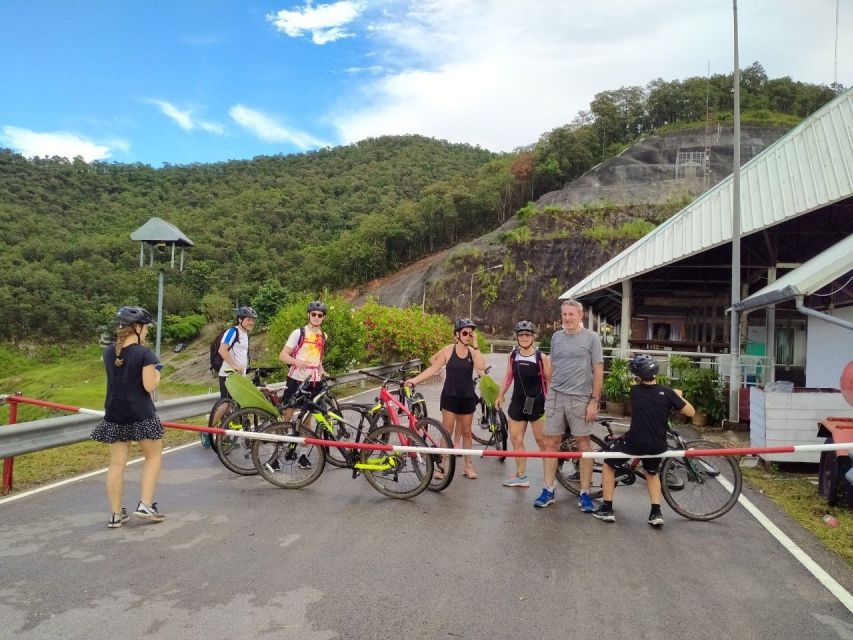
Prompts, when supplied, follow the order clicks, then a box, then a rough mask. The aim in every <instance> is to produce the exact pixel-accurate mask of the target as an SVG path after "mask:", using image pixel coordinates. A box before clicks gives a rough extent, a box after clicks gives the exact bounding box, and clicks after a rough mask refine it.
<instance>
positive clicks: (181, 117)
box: [148, 99, 225, 135]
mask: <svg viewBox="0 0 853 640" xmlns="http://www.w3.org/2000/svg"><path fill="white" fill-rule="evenodd" d="M148 102H150V103H151V104H154V105H157V106H158V107H159V108H160V111H161V113H162V114H163V115H164V116H166V117H167V118H171V119H172V120H173V121H174V122H175V124H177V125H178V126H179V127H180V128H181V129H183V130H184V131H192V130H193V129H196V128H198V129H201V130H202V131H207V132H208V133H214V134H216V135H222V134H223V133H225V127H223V126H222V125H221V124H219V123H217V122H208V121H206V120H199V119H196V118H194V117H193V112H192V111H191V110H189V109H186V110H181V109H179V108H178V107H176V106H175V105H173V104H172V103H171V102H166V101H165V100H153V99H152V100H149V101H148Z"/></svg>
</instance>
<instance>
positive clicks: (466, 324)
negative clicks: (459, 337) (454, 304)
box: [453, 318, 477, 333]
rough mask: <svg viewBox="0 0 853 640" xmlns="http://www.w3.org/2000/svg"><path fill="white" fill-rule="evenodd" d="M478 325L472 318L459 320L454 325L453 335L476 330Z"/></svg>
mask: <svg viewBox="0 0 853 640" xmlns="http://www.w3.org/2000/svg"><path fill="white" fill-rule="evenodd" d="M476 328H477V325H476V324H474V321H473V320H471V319H470V318H459V319H458V320H457V321H456V322H454V323H453V333H456V332H457V331H462V329H476Z"/></svg>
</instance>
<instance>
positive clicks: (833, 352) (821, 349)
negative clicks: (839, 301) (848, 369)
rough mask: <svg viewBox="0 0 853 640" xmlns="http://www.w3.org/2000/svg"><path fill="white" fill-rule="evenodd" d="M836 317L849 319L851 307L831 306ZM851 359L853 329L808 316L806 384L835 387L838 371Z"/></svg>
mask: <svg viewBox="0 0 853 640" xmlns="http://www.w3.org/2000/svg"><path fill="white" fill-rule="evenodd" d="M832 315H834V316H835V317H836V318H841V319H842V320H847V321H848V322H853V307H845V308H843V309H835V310H834V311H833V312H832ZM851 360H853V331H851V330H850V329H845V328H844V327H839V326H838V325H836V324H831V323H829V322H826V321H824V320H820V319H819V318H813V317H811V316H808V329H807V338H806V386H807V387H825V388H833V389H837V388H838V383H839V381H840V379H841V372H842V371H843V370H844V367H845V366H847V363H848V362H850V361H851Z"/></svg>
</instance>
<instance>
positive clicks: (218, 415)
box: [202, 367, 281, 448]
mask: <svg viewBox="0 0 853 640" xmlns="http://www.w3.org/2000/svg"><path fill="white" fill-rule="evenodd" d="M280 370H281V367H250V368H248V369H246V373H247V374H251V375H252V384H254V385H255V386H256V387H258V388H259V389H263V388H265V382H266V378H267V377H268V376H269V375H270V374H271V373H273V372H275V371H280ZM264 395H267V394H266V393H265V394H264ZM267 397H268V398H271V394H270V395H267ZM280 400H281V399H280V397H279V398H278V402H280ZM239 408H240V407H238V406H237V403H236V402H235V401H234V399H233V398H230V397H225V398H219V400H217V401H216V402H215V403H214V405H213V408H212V409H211V410H210V413H209V414H208V416H207V426H208V427H211V428H221V427H222V420H223V419H224V418H225V416H227V415H228V414H230V413H233V412H234V411H236V410H237V409H239ZM210 435H211V434H208V433H203V434H202V436H210ZM211 447H212V448H215V447H216V443H215V441H212V442H211Z"/></svg>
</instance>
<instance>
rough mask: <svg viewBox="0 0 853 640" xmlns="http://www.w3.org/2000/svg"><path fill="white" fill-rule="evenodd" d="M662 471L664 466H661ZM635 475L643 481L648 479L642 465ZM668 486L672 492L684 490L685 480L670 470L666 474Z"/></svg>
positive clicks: (638, 467)
mask: <svg viewBox="0 0 853 640" xmlns="http://www.w3.org/2000/svg"><path fill="white" fill-rule="evenodd" d="M679 464H680V463H679ZM662 470H663V464H661V471H662ZM634 474H635V475H638V476H640V477H641V478H643V479H645V478H646V471H645V469H643V465H642V464H638V465H637V466H636V467H635V468H634ZM621 484H633V482H622V483H621ZM666 484H667V486H668V487H669V488H670V490H672V491H681V490H682V489H683V488H684V478H682V477H680V476H679V475H678V474H677V473H676V472H675V470H674V469H669V470H667V472H666Z"/></svg>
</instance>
